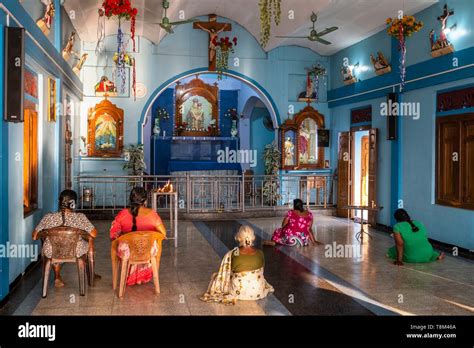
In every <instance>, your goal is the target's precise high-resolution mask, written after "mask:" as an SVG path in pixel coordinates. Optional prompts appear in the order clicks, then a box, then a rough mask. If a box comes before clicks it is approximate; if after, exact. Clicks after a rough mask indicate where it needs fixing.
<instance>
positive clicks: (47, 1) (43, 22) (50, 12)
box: [36, 0, 55, 36]
mask: <svg viewBox="0 0 474 348" xmlns="http://www.w3.org/2000/svg"><path fill="white" fill-rule="evenodd" d="M41 2H42V3H43V4H44V5H45V6H46V10H45V12H44V16H43V18H40V19H38V20H37V21H36V24H37V25H38V27H39V28H40V29H41V31H42V32H43V34H44V35H46V36H47V35H48V34H49V31H50V30H51V25H52V23H53V18H54V11H55V10H54V3H53V0H41Z"/></svg>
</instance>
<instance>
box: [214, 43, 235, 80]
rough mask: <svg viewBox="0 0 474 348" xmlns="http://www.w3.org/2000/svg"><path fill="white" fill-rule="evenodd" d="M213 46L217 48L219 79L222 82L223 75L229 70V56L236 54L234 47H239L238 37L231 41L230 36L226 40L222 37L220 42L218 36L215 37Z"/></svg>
mask: <svg viewBox="0 0 474 348" xmlns="http://www.w3.org/2000/svg"><path fill="white" fill-rule="evenodd" d="M212 44H213V45H214V47H215V48H216V53H217V57H216V58H217V60H216V72H217V79H218V80H222V74H223V73H224V72H225V71H227V70H229V56H230V54H231V53H234V46H237V37H234V38H233V39H232V41H231V40H230V38H229V37H228V36H226V37H225V38H224V37H222V38H221V39H220V40H218V39H217V36H215V37H214V40H213V41H212Z"/></svg>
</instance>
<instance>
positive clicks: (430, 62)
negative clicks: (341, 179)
mask: <svg viewBox="0 0 474 348" xmlns="http://www.w3.org/2000/svg"><path fill="white" fill-rule="evenodd" d="M444 3H445V2H440V3H438V4H435V5H433V6H431V7H429V8H427V9H425V10H424V11H422V12H420V13H418V14H417V15H416V18H417V19H419V20H422V21H423V22H424V25H425V26H424V28H423V30H422V31H420V32H418V33H416V34H414V35H413V36H412V37H411V38H409V39H408V42H407V65H408V69H407V80H411V79H415V78H416V79H418V78H421V79H420V80H417V81H415V82H411V83H408V84H407V85H406V88H405V90H404V92H403V94H402V101H403V102H414V103H419V105H420V108H421V117H420V118H419V119H418V120H414V119H413V118H410V117H401V118H400V123H399V124H400V125H401V129H400V131H399V140H398V142H393V141H387V140H386V137H387V134H386V121H387V120H386V118H385V117H383V116H381V115H380V110H381V103H382V102H385V101H386V95H387V93H388V92H392V91H398V86H397V84H398V83H399V82H400V80H399V75H398V71H397V69H398V58H397V56H398V51H397V42H396V40H390V38H389V36H388V35H387V34H386V32H385V29H384V30H383V31H381V32H379V33H377V34H375V35H373V36H371V37H369V38H367V39H366V40H363V41H361V42H359V43H357V44H355V45H353V46H351V47H348V48H346V49H344V50H342V51H340V52H338V53H336V54H335V55H333V56H331V57H330V62H331V64H330V66H331V73H330V77H331V88H332V89H331V90H329V91H328V99H329V107H330V110H331V111H330V113H331V129H332V134H333V135H334V136H333V137H332V141H331V145H332V146H331V158H332V159H333V161H335V160H337V144H338V139H337V133H338V132H341V131H348V130H349V129H350V111H351V110H352V109H355V108H358V107H362V106H366V105H372V113H373V116H372V119H373V122H372V125H373V127H374V128H377V129H378V130H379V133H378V158H377V167H378V171H377V173H378V175H377V180H378V181H377V204H378V205H379V206H382V207H383V209H382V210H381V212H380V213H379V215H378V220H377V221H378V222H379V223H381V224H385V225H391V224H393V218H392V214H393V211H394V210H395V209H396V208H397V203H398V200H399V199H401V200H403V205H404V207H405V208H406V209H407V210H408V211H409V212H410V213H411V214H412V215H413V218H415V219H419V220H420V221H422V222H423V223H424V224H425V225H426V226H427V228H428V233H429V236H430V238H433V239H435V240H439V241H442V242H445V243H450V244H454V245H458V246H461V247H464V248H467V249H473V247H474V235H473V233H472V227H473V226H474V212H473V211H470V210H463V209H455V208H450V207H445V206H441V205H437V204H435V203H434V201H435V200H434V198H435V196H434V195H435V192H434V190H435V182H434V173H435V116H436V112H435V107H436V104H435V103H436V93H437V91H440V90H443V89H446V88H454V87H456V86H458V87H460V86H463V85H465V84H468V83H472V82H473V81H474V78H473V77H474V69H473V68H463V69H458V70H456V71H451V72H450V69H453V67H454V68H459V67H463V66H467V65H470V64H473V63H474V48H473V46H474V36H473V35H472V23H473V22H474V6H473V3H472V1H469V0H452V1H449V2H448V5H449V8H450V9H451V8H453V9H454V11H455V15H454V16H453V17H451V18H450V19H449V21H448V25H449V26H451V25H453V24H455V23H456V24H457V26H458V30H465V31H466V35H464V36H461V37H459V38H453V37H452V36H449V37H450V38H451V41H452V42H453V44H454V46H455V48H456V52H455V53H454V54H452V55H446V56H442V57H439V58H435V59H433V58H432V57H431V55H430V48H429V39H428V33H429V31H430V30H431V29H432V28H434V29H435V30H436V31H437V32H439V22H438V21H437V19H436V17H437V16H439V15H440V14H441V13H442V11H443V9H442V7H443V6H444ZM378 50H381V51H382V52H383V53H384V55H385V56H386V57H387V58H389V57H390V58H391V61H392V62H391V63H392V73H391V74H386V75H382V76H378V77H377V76H375V74H374V72H373V69H370V70H369V71H366V72H364V73H360V74H359V75H358V77H359V78H361V80H362V81H360V82H358V83H356V84H354V85H350V86H345V87H342V86H343V84H342V77H341V74H340V67H341V66H342V59H343V58H344V57H348V58H349V61H350V63H351V64H354V63H357V62H359V64H363V65H369V66H370V65H371V64H370V60H369V56H370V54H371V53H376V52H377V51H378ZM453 58H457V59H458V67H455V66H453ZM389 61H390V59H389ZM444 72H447V73H444ZM439 73H441V74H439ZM432 74H436V75H435V76H431V75H432ZM425 76H430V77H429V78H424V77H425ZM392 85H394V87H392Z"/></svg>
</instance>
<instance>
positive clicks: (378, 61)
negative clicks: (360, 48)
mask: <svg viewBox="0 0 474 348" xmlns="http://www.w3.org/2000/svg"><path fill="white" fill-rule="evenodd" d="M370 61H371V62H372V65H373V66H374V69H375V73H376V74H377V75H383V74H386V73H389V72H390V71H392V68H391V66H390V64H389V63H388V61H387V60H386V59H385V56H384V55H383V53H382V52H380V51H378V52H377V58H375V57H374V55H373V54H371V55H370Z"/></svg>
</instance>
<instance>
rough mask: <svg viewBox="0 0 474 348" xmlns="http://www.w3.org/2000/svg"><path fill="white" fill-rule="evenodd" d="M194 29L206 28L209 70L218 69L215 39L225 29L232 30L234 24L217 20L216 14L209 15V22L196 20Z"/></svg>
mask: <svg viewBox="0 0 474 348" xmlns="http://www.w3.org/2000/svg"><path fill="white" fill-rule="evenodd" d="M193 28H194V29H200V30H204V31H205V32H207V33H208V34H209V71H216V46H215V45H214V39H215V38H217V35H219V33H221V32H223V31H231V30H232V24H230V23H219V22H217V16H216V15H215V14H211V15H209V22H195V23H194V24H193Z"/></svg>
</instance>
